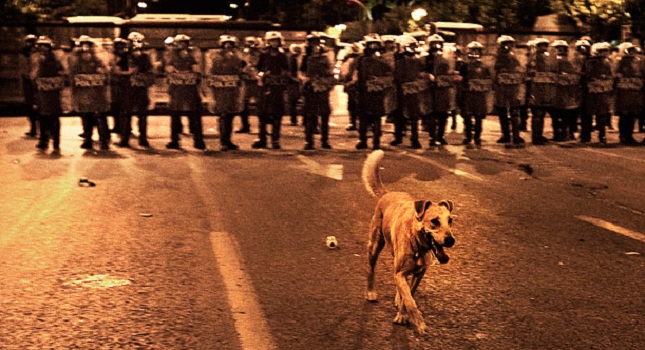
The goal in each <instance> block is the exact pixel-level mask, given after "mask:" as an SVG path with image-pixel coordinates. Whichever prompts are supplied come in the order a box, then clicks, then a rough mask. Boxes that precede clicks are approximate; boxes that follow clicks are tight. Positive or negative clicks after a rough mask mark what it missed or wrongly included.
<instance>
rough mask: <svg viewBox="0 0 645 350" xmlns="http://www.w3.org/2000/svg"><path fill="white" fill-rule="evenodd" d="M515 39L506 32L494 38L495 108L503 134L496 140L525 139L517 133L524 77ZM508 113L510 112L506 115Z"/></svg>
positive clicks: (518, 141)
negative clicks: (495, 40) (515, 49)
mask: <svg viewBox="0 0 645 350" xmlns="http://www.w3.org/2000/svg"><path fill="white" fill-rule="evenodd" d="M514 47H515V39H513V37H511V36H508V35H502V36H500V37H499V38H497V58H496V60H495V67H494V70H495V79H494V82H495V85H494V90H495V102H494V105H495V110H496V114H497V115H498V116H499V124H500V127H501V129H502V137H501V138H500V139H498V140H497V143H509V142H511V134H512V136H513V137H512V141H513V143H514V144H522V143H524V139H523V138H522V137H520V123H521V118H520V110H519V109H520V107H521V106H522V105H523V104H524V103H525V94H526V90H525V89H526V84H525V83H526V78H525V72H524V67H522V65H521V64H520V62H519V60H518V59H517V57H515V53H514V52H513V49H514ZM509 114H510V116H509Z"/></svg>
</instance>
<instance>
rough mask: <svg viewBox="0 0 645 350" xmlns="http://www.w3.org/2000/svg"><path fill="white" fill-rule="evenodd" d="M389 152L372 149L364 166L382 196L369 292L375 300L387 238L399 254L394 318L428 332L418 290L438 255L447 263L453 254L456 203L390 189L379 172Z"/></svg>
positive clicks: (373, 232)
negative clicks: (417, 197) (447, 250)
mask: <svg viewBox="0 0 645 350" xmlns="http://www.w3.org/2000/svg"><path fill="white" fill-rule="evenodd" d="M383 156H384V153H383V151H382V150H377V151H374V152H372V153H371V154H370V155H369V156H368V157H367V159H366V160H365V163H364V164H363V171H362V180H363V184H364V185H365V188H366V189H367V191H368V192H369V193H370V194H371V195H372V196H374V197H376V198H378V203H377V204H376V209H375V210H374V215H373V217H372V221H371V225H370V231H369V241H368V244H367V254H368V260H369V272H368V274H367V293H366V298H367V300H368V301H370V302H376V301H377V299H378V296H377V293H376V291H375V290H374V267H375V265H376V261H377V259H378V256H379V253H380V252H381V250H382V249H383V247H384V246H385V245H386V244H387V245H389V246H391V247H392V254H393V256H394V280H395V283H396V297H395V299H394V304H395V305H396V308H397V314H396V317H395V318H394V323H395V324H399V325H406V324H412V325H413V326H414V327H415V328H416V330H417V331H418V332H419V333H420V334H423V333H424V332H425V329H426V324H425V322H424V320H423V316H422V315H421V312H420V311H419V309H418V308H417V304H416V302H415V300H414V298H413V296H414V292H415V291H416V290H417V288H418V287H419V283H420V282H421V279H422V278H423V275H424V274H425V272H426V270H427V267H428V264H429V263H430V262H431V261H432V257H433V256H434V257H435V258H436V259H437V260H438V261H439V263H441V264H446V263H448V260H449V257H448V255H446V253H445V251H444V248H450V247H452V246H453V245H454V244H455V238H454V237H453V235H452V231H451V226H452V220H453V215H452V210H453V208H454V205H453V202H452V201H450V200H443V201H440V202H439V203H433V202H431V201H429V200H415V199H414V198H412V196H411V195H410V194H408V193H405V192H388V191H387V190H386V189H385V186H384V185H383V182H382V181H381V177H380V174H379V167H380V163H381V160H382V159H383ZM430 253H431V254H430Z"/></svg>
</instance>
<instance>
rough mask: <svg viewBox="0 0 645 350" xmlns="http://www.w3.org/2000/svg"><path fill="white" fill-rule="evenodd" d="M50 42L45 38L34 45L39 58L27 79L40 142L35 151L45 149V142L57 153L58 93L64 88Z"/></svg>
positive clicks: (63, 71)
mask: <svg viewBox="0 0 645 350" xmlns="http://www.w3.org/2000/svg"><path fill="white" fill-rule="evenodd" d="M52 47H53V42H52V41H51V40H50V39H49V38H47V37H42V36H41V37H40V38H38V41H37V42H36V48H37V53H36V54H35V55H38V56H39V59H38V60H37V63H36V64H35V66H34V67H33V68H34V70H33V71H32V74H31V77H32V78H33V81H34V87H35V92H36V94H35V102H36V105H37V106H38V108H37V110H38V115H39V118H38V119H39V122H40V140H39V142H38V145H37V147H38V148H40V149H47V148H48V147H49V140H50V139H51V140H52V141H53V147H54V150H55V151H58V150H60V115H61V114H62V112H63V111H62V108H61V107H62V106H61V90H62V89H63V87H64V86H65V82H64V80H63V74H64V73H65V69H64V68H63V65H62V63H61V62H60V60H59V59H58V58H57V57H56V56H55V55H54V53H53V51H52Z"/></svg>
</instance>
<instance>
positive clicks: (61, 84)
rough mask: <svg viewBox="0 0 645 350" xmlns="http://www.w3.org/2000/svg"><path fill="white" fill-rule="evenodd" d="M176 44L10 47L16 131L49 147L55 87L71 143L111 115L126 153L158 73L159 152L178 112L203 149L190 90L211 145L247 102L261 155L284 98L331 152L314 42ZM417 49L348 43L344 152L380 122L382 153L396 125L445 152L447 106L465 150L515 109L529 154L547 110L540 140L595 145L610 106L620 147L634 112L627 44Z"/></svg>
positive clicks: (327, 86)
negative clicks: (163, 129)
mask: <svg viewBox="0 0 645 350" xmlns="http://www.w3.org/2000/svg"><path fill="white" fill-rule="evenodd" d="M190 41H191V39H190V37H188V36H186V35H183V34H179V35H177V36H175V37H169V38H168V39H167V40H166V41H165V44H166V50H165V51H164V52H163V54H162V57H161V59H160V60H154V59H152V58H151V55H150V54H148V52H147V51H146V50H145V47H144V42H145V38H144V36H143V35H141V34H140V33H136V32H133V33H130V34H129V36H128V38H127V40H126V39H121V38H117V39H114V41H113V47H114V49H113V52H111V53H108V52H107V51H106V50H104V49H103V47H102V46H101V45H99V44H98V43H97V42H96V41H95V40H94V39H93V38H90V37H88V36H81V37H80V38H78V39H76V42H75V46H74V49H73V51H72V53H71V55H70V56H69V57H68V58H67V59H64V58H63V57H62V56H61V55H57V54H55V53H54V51H53V50H52V47H53V43H52V42H51V40H49V39H48V38H46V37H41V38H37V37H35V36H28V37H26V38H25V42H26V43H29V45H26V46H25V47H31V49H29V50H23V51H24V52H23V53H22V55H21V57H23V56H24V57H25V60H26V61H27V63H28V66H29V67H30V68H29V69H28V70H26V72H27V73H26V74H23V79H24V84H23V85H24V86H25V87H26V89H27V88H28V89H29V90H30V94H31V96H32V98H33V101H34V102H33V105H34V106H35V108H34V113H33V114H34V115H33V116H31V117H33V118H30V120H31V121H32V122H33V123H32V125H34V126H33V127H32V130H30V134H31V133H32V132H33V133H35V120H38V119H40V120H43V122H42V123H41V133H40V134H41V140H40V142H39V143H38V146H39V147H40V148H46V147H47V144H48V140H49V138H51V139H53V140H54V148H57V147H58V143H59V139H60V136H59V135H60V122H59V121H58V116H59V115H60V114H61V110H62V108H61V102H60V101H61V90H62V89H64V88H66V87H69V88H70V90H71V95H72V99H71V100H72V105H73V108H72V109H73V110H74V111H75V112H77V113H78V114H79V115H80V116H81V117H82V120H83V137H84V142H83V144H82V146H81V147H83V148H92V147H93V144H92V133H93V129H94V127H95V126H96V128H97V129H98V133H99V141H100V146H101V148H102V149H107V148H109V141H110V132H109V128H108V123H107V115H108V114H110V113H112V114H113V115H114V116H115V122H114V129H115V130H116V132H118V133H119V134H120V142H119V145H120V146H122V147H128V146H129V138H130V135H131V132H132V129H131V122H132V116H133V115H136V116H138V129H139V140H138V141H139V145H141V146H143V147H147V146H148V141H147V114H148V110H149V106H150V98H149V95H150V94H149V88H150V86H151V85H153V83H154V82H155V79H156V78H155V73H156V74H159V73H161V74H163V75H164V79H166V82H167V87H168V95H169V109H170V115H171V132H170V134H171V136H170V142H169V143H168V144H167V147H168V148H171V149H175V148H179V147H180V136H181V134H182V132H183V126H182V124H181V120H182V119H181V118H182V116H187V117H188V120H189V128H190V133H191V134H192V135H193V145H194V147H195V148H197V149H204V148H205V144H204V137H203V130H202V117H201V110H202V96H203V94H204V91H202V90H203V88H204V87H206V90H208V93H209V94H211V96H212V100H213V102H214V103H213V104H212V106H211V107H212V109H211V111H212V112H213V113H214V114H215V115H217V116H219V117H220V118H219V122H220V135H221V137H220V142H221V149H222V150H228V149H237V147H238V146H237V145H235V144H234V143H233V141H232V126H233V118H234V116H236V115H240V116H241V117H242V128H241V129H240V130H238V131H239V132H248V131H249V129H250V127H249V121H248V117H249V114H250V106H252V105H256V106H257V114H258V117H259V137H258V139H257V140H256V141H255V142H254V143H253V145H252V147H253V148H265V147H267V146H268V145H269V142H268V141H269V138H270V145H271V146H272V147H273V148H276V149H277V148H280V131H281V125H282V117H283V115H284V114H285V113H286V112H287V111H289V112H290V113H291V115H292V123H293V122H294V121H296V120H294V116H295V108H294V106H293V104H294V102H293V101H294V100H296V99H297V97H299V96H300V95H302V97H303V100H304V107H303V113H302V114H303V116H304V125H305V149H312V148H314V135H315V134H316V133H320V139H321V140H320V142H321V146H322V147H323V148H331V145H330V143H329V115H330V112H331V111H330V105H329V93H330V91H331V89H332V88H333V87H334V85H336V83H337V80H336V79H335V77H334V75H333V64H332V62H333V61H334V58H335V55H334V52H333V51H332V50H328V49H327V48H326V47H325V45H323V43H322V42H321V36H320V35H319V34H318V33H310V34H309V35H308V36H307V39H306V43H305V45H304V46H303V45H295V46H294V45H292V47H291V50H290V51H291V52H287V51H286V50H285V49H284V48H283V44H284V43H283V38H282V35H281V34H280V33H279V32H275V31H269V32H267V33H266V34H265V37H264V42H265V43H266V45H265V46H264V47H262V45H261V42H262V41H261V39H259V38H255V37H247V38H245V40H244V48H241V47H239V46H240V45H239V44H238V39H237V38H236V37H234V36H230V35H222V36H220V37H219V40H218V45H217V48H216V49H214V50H209V51H206V52H205V53H202V51H201V50H199V49H197V48H195V47H193V46H191V44H190ZM427 42H428V49H427V50H421V48H420V45H419V43H418V42H417V40H416V39H414V38H413V37H411V36H408V35H403V36H400V37H394V36H382V37H381V36H379V35H378V34H369V35H367V36H365V38H364V41H363V44H362V46H360V45H358V44H356V45H355V47H356V48H357V50H355V51H354V52H353V54H350V55H348V56H347V61H348V69H347V71H346V72H345V73H344V74H343V80H344V82H345V92H347V94H348V110H349V112H350V117H351V118H350V121H351V125H350V129H354V128H356V126H357V125H358V131H359V142H358V144H357V145H356V147H357V148H358V149H364V148H367V137H368V132H369V131H371V132H372V136H373V144H372V146H373V148H379V147H380V137H381V117H382V116H385V115H387V116H388V120H390V121H391V122H393V123H394V126H395V133H394V140H393V141H392V142H391V144H392V145H398V144H401V143H402V141H403V135H404V134H405V133H406V131H407V129H408V127H409V128H410V141H411V146H412V147H413V148H420V147H421V143H420V142H419V121H421V122H422V123H421V124H422V126H423V127H424V129H425V130H427V131H428V133H429V134H430V145H431V146H435V145H440V144H446V140H445V138H444V133H445V128H446V123H447V120H448V116H449V115H450V114H451V113H453V111H454V110H456V109H459V110H460V111H461V115H462V117H463V119H464V125H465V128H464V129H465V138H464V143H466V144H467V143H471V142H473V141H474V142H475V143H476V144H480V143H481V132H482V130H481V129H482V126H481V125H482V119H484V118H485V117H486V115H489V114H491V113H494V114H496V115H498V116H499V118H500V119H499V120H500V126H501V130H502V137H501V138H500V139H499V140H498V142H500V143H509V142H513V143H516V144H521V143H523V142H524V140H523V139H522V137H521V136H520V132H521V131H522V114H523V113H522V112H523V111H524V110H526V109H527V108H530V110H531V112H532V120H531V130H532V142H533V143H534V144H536V145H540V144H544V143H545V142H546V141H547V140H546V138H545V137H544V136H543V130H544V118H545V115H546V114H547V113H548V114H550V116H551V118H552V121H553V133H554V140H556V141H562V140H566V139H568V138H572V137H573V136H574V132H575V131H576V130H577V128H578V121H580V123H581V133H580V140H581V141H582V142H589V141H590V139H591V133H592V130H593V127H592V124H593V117H594V116H595V119H596V128H597V130H598V133H599V140H600V141H601V142H605V141H606V138H605V127H606V125H607V122H608V120H609V117H610V115H611V113H612V112H613V111H614V110H615V112H616V114H617V115H618V116H619V118H620V122H619V126H620V139H621V142H623V143H634V139H633V137H632V129H633V125H634V118H635V117H638V116H640V114H641V112H642V107H643V90H642V85H643V84H642V75H643V73H642V72H643V62H642V60H641V58H640V55H637V48H635V47H634V46H633V45H631V44H629V43H624V44H622V45H621V46H620V48H619V55H618V57H617V58H616V59H613V60H610V59H609V58H608V57H607V56H608V54H609V49H610V46H609V44H607V43H596V44H594V45H593V46H592V45H591V44H590V43H589V42H588V41H586V40H578V41H577V42H576V43H575V50H569V45H568V44H567V43H566V42H565V41H562V40H556V41H554V42H552V43H549V42H548V41H547V40H545V39H536V40H534V41H532V42H531V43H530V45H529V46H530V47H531V48H532V49H531V50H529V53H528V62H527V63H522V61H521V60H520V58H519V57H518V56H517V55H516V54H515V52H514V47H515V40H514V39H513V38H512V37H510V36H506V35H502V36H500V37H499V38H498V39H497V52H496V55H495V62H494V65H492V66H489V65H487V64H486V63H485V62H484V61H483V60H482V56H483V54H484V46H483V45H482V44H481V43H479V42H477V41H474V42H471V43H470V44H468V46H467V47H466V51H467V59H466V60H460V59H458V57H457V56H456V55H455V53H456V52H455V51H454V50H447V49H446V48H445V47H444V41H443V39H442V37H441V36H439V35H432V36H430V37H429V38H428V40H427ZM296 49H299V50H296ZM202 67H204V69H203V70H202ZM294 86H296V88H295V89H292V88H293V87H294ZM291 90H295V91H296V93H293V92H292V91H291ZM25 95H26V96H27V92H26V93H25ZM109 96H111V98H109ZM287 96H290V97H289V98H287ZM294 96H295V97H296V99H294V98H293V97H294ZM110 102H111V103H110ZM614 102H615V103H614ZM36 115H40V116H39V118H36ZM357 120H358V123H357ZM268 127H270V128H271V132H270V133H269V132H268V130H267V128H268Z"/></svg>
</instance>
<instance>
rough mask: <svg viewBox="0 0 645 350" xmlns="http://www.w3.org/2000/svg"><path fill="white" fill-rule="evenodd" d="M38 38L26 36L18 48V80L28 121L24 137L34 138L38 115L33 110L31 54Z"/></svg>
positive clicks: (30, 35) (36, 130)
mask: <svg viewBox="0 0 645 350" xmlns="http://www.w3.org/2000/svg"><path fill="white" fill-rule="evenodd" d="M37 40H38V37H37V36H35V35H33V34H28V35H26V36H25V37H24V38H23V46H22V47H21V48H20V56H19V65H20V67H19V69H20V79H21V81H22V92H23V96H24V98H25V106H26V107H27V118H28V120H29V131H27V132H26V133H25V135H26V136H29V137H36V135H37V133H38V114H37V112H36V110H35V109H34V106H35V96H34V83H33V81H32V80H31V79H30V77H29V74H30V73H31V71H32V69H33V67H32V57H31V56H32V54H33V53H34V50H35V46H36V41H37Z"/></svg>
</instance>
